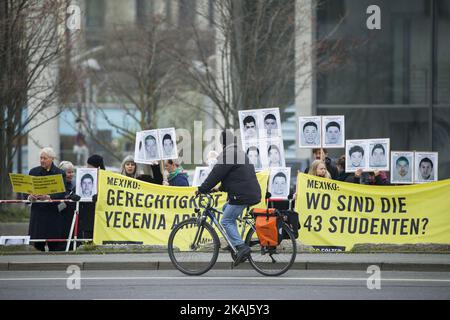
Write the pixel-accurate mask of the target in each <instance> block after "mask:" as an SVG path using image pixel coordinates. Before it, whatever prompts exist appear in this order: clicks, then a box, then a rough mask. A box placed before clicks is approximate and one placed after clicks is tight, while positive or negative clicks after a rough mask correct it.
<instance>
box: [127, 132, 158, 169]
mask: <svg viewBox="0 0 450 320" xmlns="http://www.w3.org/2000/svg"><path fill="white" fill-rule="evenodd" d="M160 149H161V148H160V142H159V136H158V130H146V131H139V132H136V145H135V149H134V150H135V151H134V159H135V162H136V163H147V164H150V163H152V162H154V161H158V160H160V159H161V150H160Z"/></svg>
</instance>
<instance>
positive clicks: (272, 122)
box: [260, 108, 281, 138]
mask: <svg viewBox="0 0 450 320" xmlns="http://www.w3.org/2000/svg"><path fill="white" fill-rule="evenodd" d="M260 119H261V120H262V124H260V128H262V129H261V130H260V132H261V137H262V138H280V137H281V119H280V109H278V108H276V109H262V110H261V116H260Z"/></svg>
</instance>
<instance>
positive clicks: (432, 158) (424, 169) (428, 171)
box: [414, 152, 438, 183]
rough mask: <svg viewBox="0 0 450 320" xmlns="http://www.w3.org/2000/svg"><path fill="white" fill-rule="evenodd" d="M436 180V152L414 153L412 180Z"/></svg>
mask: <svg viewBox="0 0 450 320" xmlns="http://www.w3.org/2000/svg"><path fill="white" fill-rule="evenodd" d="M433 181H438V153H437V152H415V153H414V182H415V183H426V182H433Z"/></svg>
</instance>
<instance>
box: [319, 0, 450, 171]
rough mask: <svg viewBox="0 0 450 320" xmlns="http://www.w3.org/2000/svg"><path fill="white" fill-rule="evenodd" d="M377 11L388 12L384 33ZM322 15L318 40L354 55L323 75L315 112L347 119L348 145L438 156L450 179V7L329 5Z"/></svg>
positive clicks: (386, 2) (331, 0)
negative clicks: (383, 141)
mask: <svg viewBox="0 0 450 320" xmlns="http://www.w3.org/2000/svg"><path fill="white" fill-rule="evenodd" d="M370 5H377V6H378V7H379V8H380V9H381V11H380V13H381V29H379V30H377V29H374V30H369V29H368V27H367V24H366V22H367V19H368V18H369V16H370V15H371V14H368V13H366V10H367V8H368V7H369V6H370ZM316 14H317V30H316V32H317V37H318V38H320V39H323V38H326V39H327V41H329V42H330V43H329V44H337V43H338V42H339V44H340V45H344V46H346V48H349V49H348V52H347V53H346V54H345V56H344V57H339V58H342V60H343V61H345V62H344V63H342V64H340V65H339V66H338V67H336V68H335V69H333V70H332V71H330V72H327V73H324V74H318V75H317V82H316V88H315V103H314V108H315V113H316V114H318V115H345V119H346V139H365V138H390V139H391V150H399V151H414V150H416V151H437V152H439V179H446V178H450V1H448V0H395V1H392V0H375V1H373V0H370V1H369V0H326V1H322V2H321V4H320V5H319V7H318V9H317V11H316ZM337 24H339V26H338V27H336V25H337ZM325 54H330V55H331V54H332V53H331V52H328V53H327V52H326V53H325ZM317 58H318V59H319V58H321V57H317ZM339 152H340V153H342V150H339ZM339 152H338V151H337V150H330V154H331V155H332V156H334V157H338V156H339V155H340V153H339Z"/></svg>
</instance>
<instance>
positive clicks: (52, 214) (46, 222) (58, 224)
mask: <svg viewBox="0 0 450 320" xmlns="http://www.w3.org/2000/svg"><path fill="white" fill-rule="evenodd" d="M57 174H62V176H63V180H64V184H65V180H66V174H65V172H64V171H63V170H61V169H59V168H57V167H56V166H55V165H54V164H53V163H52V166H51V168H50V170H49V171H47V170H45V169H44V168H43V167H35V168H33V169H31V170H30V172H29V175H30V176H38V177H41V176H52V175H57ZM64 196H65V193H64V192H63V193H55V194H51V195H50V198H51V199H64ZM63 224H64V221H63V216H62V214H61V213H60V212H59V211H58V203H33V204H32V205H31V214H30V224H29V229H28V234H29V235H30V238H31V239H60V238H61V237H62V236H63Z"/></svg>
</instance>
